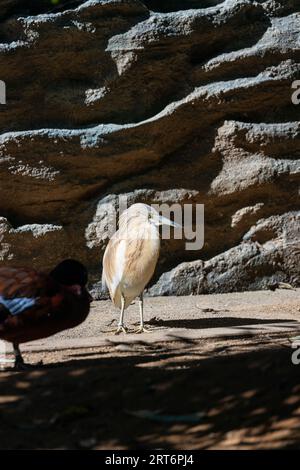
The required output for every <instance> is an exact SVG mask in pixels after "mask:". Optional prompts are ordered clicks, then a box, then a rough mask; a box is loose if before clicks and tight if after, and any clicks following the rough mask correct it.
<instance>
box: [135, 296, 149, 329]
mask: <svg viewBox="0 0 300 470" xmlns="http://www.w3.org/2000/svg"><path fill="white" fill-rule="evenodd" d="M139 308H140V326H139V329H138V330H137V333H149V330H147V328H145V326H144V296H143V292H141V293H140V295H139Z"/></svg>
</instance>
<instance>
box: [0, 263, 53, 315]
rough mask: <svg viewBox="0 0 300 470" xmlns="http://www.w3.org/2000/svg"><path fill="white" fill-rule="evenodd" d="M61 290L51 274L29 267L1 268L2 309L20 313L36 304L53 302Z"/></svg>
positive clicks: (0, 301)
mask: <svg viewBox="0 0 300 470" xmlns="http://www.w3.org/2000/svg"><path fill="white" fill-rule="evenodd" d="M58 291H59V285H57V284H56V283H55V282H54V281H53V280H52V279H51V278H50V277H49V276H47V275H44V274H42V273H39V272H37V271H35V270H33V269H28V268H10V267H7V268H0V309H1V310H2V317H3V311H6V312H7V313H9V314H10V315H19V314H21V313H23V312H25V311H26V310H29V309H31V308H33V307H35V306H40V305H45V304H47V303H49V301H50V303H51V299H52V298H53V297H55V295H56V293H57V292H58Z"/></svg>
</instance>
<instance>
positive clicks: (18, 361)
mask: <svg viewBox="0 0 300 470" xmlns="http://www.w3.org/2000/svg"><path fill="white" fill-rule="evenodd" d="M13 347H14V356H15V366H14V368H15V369H16V370H29V369H34V368H36V367H40V366H42V365H43V361H40V362H38V363H37V364H25V362H24V359H23V357H22V354H21V351H20V347H19V345H18V343H13Z"/></svg>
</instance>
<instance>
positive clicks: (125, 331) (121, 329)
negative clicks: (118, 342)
mask: <svg viewBox="0 0 300 470" xmlns="http://www.w3.org/2000/svg"><path fill="white" fill-rule="evenodd" d="M121 332H122V333H125V334H126V333H127V332H128V329H127V328H126V326H124V325H118V328H117V331H116V332H115V334H116V335H119V334H120V333H121Z"/></svg>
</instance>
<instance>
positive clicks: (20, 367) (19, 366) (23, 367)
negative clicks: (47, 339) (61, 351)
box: [14, 360, 44, 372]
mask: <svg viewBox="0 0 300 470" xmlns="http://www.w3.org/2000/svg"><path fill="white" fill-rule="evenodd" d="M43 365H44V363H43V361H39V362H37V363H36V364H26V362H24V361H23V360H16V362H15V365H14V370H16V371H18V372H22V371H27V370H35V369H39V368H40V367H42V366H43Z"/></svg>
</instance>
